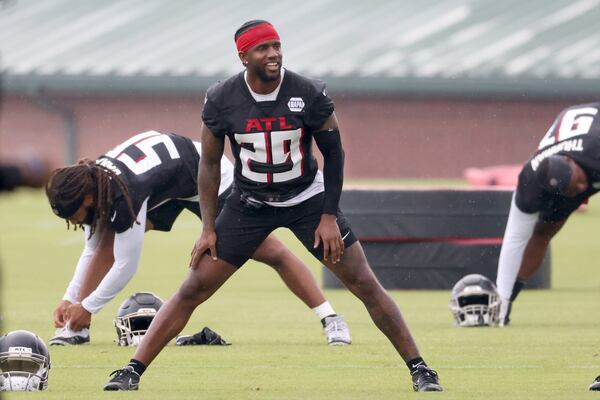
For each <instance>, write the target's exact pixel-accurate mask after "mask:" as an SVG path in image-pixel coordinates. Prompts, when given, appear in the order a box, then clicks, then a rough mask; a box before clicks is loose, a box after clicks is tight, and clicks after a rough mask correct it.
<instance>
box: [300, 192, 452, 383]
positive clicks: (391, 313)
mask: <svg viewBox="0 0 600 400" xmlns="http://www.w3.org/2000/svg"><path fill="white" fill-rule="evenodd" d="M322 202H323V196H322V194H321V195H317V196H314V197H313V198H311V199H309V200H307V201H305V202H304V203H303V206H302V207H299V208H297V209H296V210H295V211H294V213H295V214H296V215H294V216H293V221H294V222H293V223H292V224H291V225H290V229H291V230H292V231H293V232H294V234H295V235H296V237H298V239H299V240H300V241H301V242H302V243H303V244H304V246H305V247H306V249H307V250H308V251H310V252H311V253H312V254H313V255H314V256H315V257H316V258H317V259H319V260H323V246H322V244H321V245H320V246H319V247H318V248H316V249H315V248H313V243H314V234H315V231H316V228H317V226H318V224H319V222H320V219H321V209H322ZM298 213H301V215H302V218H298ZM290 220H292V218H290ZM337 224H338V227H339V229H340V233H341V235H342V238H343V241H344V254H343V256H342V259H341V260H340V261H339V262H336V263H335V264H334V263H331V262H323V261H322V262H323V263H324V264H325V265H326V266H327V267H328V268H329V269H330V270H331V271H332V272H333V273H334V274H335V275H336V276H337V277H338V278H339V279H340V280H341V281H342V283H343V284H344V285H345V286H346V287H347V288H348V289H349V290H350V291H351V292H352V293H353V294H354V295H355V296H356V297H358V298H359V299H360V300H361V301H362V302H363V304H364V305H365V307H366V309H367V311H368V312H369V315H370V316H371V319H372V320H373V322H374V323H375V325H376V326H377V327H378V328H379V330H381V332H383V334H384V335H385V336H386V337H387V338H388V339H389V341H390V342H391V343H392V345H393V346H394V347H395V349H396V351H397V352H398V353H399V354H400V356H401V357H402V359H403V360H404V361H405V362H406V365H407V366H408V368H409V370H410V373H411V375H412V380H413V388H414V389H415V390H418V391H441V390H442V387H441V386H440V385H439V382H438V377H437V373H436V372H435V371H433V370H431V369H430V368H429V367H428V366H427V364H426V363H425V361H424V360H423V358H422V357H421V356H420V354H419V350H418V349H417V345H416V344H415V341H414V339H413V337H412V335H411V333H410V330H409V329H408V326H407V324H406V322H405V321H404V318H403V317H402V314H401V313H400V309H399V308H398V306H397V305H396V303H395V302H394V300H393V299H392V298H391V296H390V295H389V294H388V293H387V292H386V291H385V289H384V288H383V287H382V286H381V284H380V283H379V281H378V280H377V278H376V277H375V274H374V273H373V271H372V269H371V266H370V265H369V263H368V262H367V258H366V256H365V253H364V251H363V248H362V246H361V245H360V243H359V242H358V240H357V239H356V236H355V235H354V233H353V232H352V230H351V228H350V224H349V223H348V221H347V220H346V218H345V217H344V215H343V214H342V213H341V211H338V215H337Z"/></svg>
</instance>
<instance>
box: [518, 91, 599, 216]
mask: <svg viewBox="0 0 600 400" xmlns="http://www.w3.org/2000/svg"><path fill="white" fill-rule="evenodd" d="M555 154H559V155H565V156H568V157H570V158H571V159H573V160H574V161H575V162H577V164H578V165H579V166H580V167H581V168H582V169H583V170H584V171H585V172H586V174H587V176H588V181H589V183H590V186H589V188H588V190H586V191H585V192H584V193H581V194H580V195H578V196H576V197H574V198H566V197H564V196H560V195H558V194H552V193H549V192H547V191H544V190H543V189H542V188H541V187H540V186H539V185H538V184H537V182H536V180H535V170H536V169H537V167H538V165H539V164H540V162H541V161H542V160H544V159H545V158H547V157H550V156H552V155H555ZM598 190H600V103H590V104H581V105H576V106H572V107H569V108H566V109H565V110H563V111H562V112H561V113H560V114H559V115H558V117H556V119H555V120H554V123H553V124H552V126H551V127H550V129H549V130H548V132H547V133H546V135H545V136H544V137H543V138H542V140H541V142H540V144H539V147H538V150H537V151H536V152H535V154H534V155H533V156H532V157H531V158H530V159H529V160H528V161H527V163H526V164H525V165H524V167H523V169H522V170H521V173H520V175H519V184H518V187H517V192H516V197H515V201H516V203H517V206H518V207H519V209H520V210H521V211H523V212H526V213H534V212H538V211H540V212H542V214H546V217H551V214H553V213H557V214H561V213H563V214H564V213H565V211H568V212H570V211H573V210H574V209H576V208H577V205H579V204H580V203H581V202H582V201H583V200H584V199H586V198H588V197H589V196H591V195H592V194H594V193H596V192H597V191H598ZM565 208H572V209H569V210H565ZM568 212H567V214H566V215H562V216H563V217H565V218H566V216H568Z"/></svg>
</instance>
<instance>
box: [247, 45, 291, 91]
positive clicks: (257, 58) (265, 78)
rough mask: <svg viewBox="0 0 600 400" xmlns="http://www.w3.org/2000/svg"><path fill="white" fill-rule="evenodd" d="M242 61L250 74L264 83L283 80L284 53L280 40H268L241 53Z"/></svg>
mask: <svg viewBox="0 0 600 400" xmlns="http://www.w3.org/2000/svg"><path fill="white" fill-rule="evenodd" d="M240 59H241V60H242V63H243V64H244V65H245V66H246V68H247V71H248V74H249V75H251V76H252V77H253V76H256V77H258V78H259V79H260V80H261V81H262V82H264V83H271V82H277V81H278V80H279V79H280V78H281V65H282V62H283V53H282V51H281V42H280V41H279V40H268V41H266V42H262V43H259V44H257V45H256V46H254V47H252V48H251V49H249V50H248V51H245V52H240Z"/></svg>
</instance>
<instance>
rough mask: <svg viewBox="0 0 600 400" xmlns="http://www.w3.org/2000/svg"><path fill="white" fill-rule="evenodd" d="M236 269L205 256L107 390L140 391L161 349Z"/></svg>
mask: <svg viewBox="0 0 600 400" xmlns="http://www.w3.org/2000/svg"><path fill="white" fill-rule="evenodd" d="M235 271H237V268H235V267H234V266H232V265H231V264H229V263H227V262H225V261H223V260H220V259H219V260H216V261H215V260H213V259H212V258H211V257H210V256H208V255H205V256H204V257H203V258H202V260H201V261H200V264H199V265H198V268H196V269H194V270H191V271H190V272H189V274H188V276H187V278H186V279H185V281H184V282H183V284H182V285H181V287H180V288H179V289H178V290H177V292H176V293H175V294H174V295H173V296H172V297H171V298H170V299H169V300H167V301H166V302H165V303H164V304H163V305H162V307H161V308H160V310H159V311H158V313H157V314H156V316H155V317H154V319H153V320H152V323H151V324H150V327H149V328H148V332H146V335H145V336H144V340H143V341H142V343H141V344H140V346H139V347H138V348H137V349H136V351H135V354H134V355H133V358H132V360H131V362H130V363H129V364H128V365H127V366H126V367H125V368H123V369H121V370H118V371H115V375H114V376H113V378H112V379H111V380H110V381H109V382H108V383H107V384H106V385H105V386H104V390H137V388H138V383H139V378H140V376H141V374H142V373H143V372H144V371H145V369H146V367H147V366H148V365H149V364H150V363H151V362H152V360H154V358H155V357H156V356H157V355H158V354H159V353H160V352H161V351H162V349H163V348H164V347H165V346H166V345H167V344H168V343H169V341H170V340H171V339H173V338H174V337H175V336H176V335H177V334H178V333H179V332H181V330H182V329H183V328H184V327H185V324H186V323H187V321H188V320H189V318H190V316H191V315H192V312H193V311H194V310H195V309H196V307H197V306H198V305H199V304H201V303H203V302H204V301H205V300H207V299H208V298H210V296H212V294H213V293H214V292H216V291H217V289H219V288H220V287H221V285H223V283H225V281H227V279H228V278H229V277H230V276H231V275H233V273H234V272H235Z"/></svg>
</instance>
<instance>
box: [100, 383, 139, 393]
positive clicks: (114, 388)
mask: <svg viewBox="0 0 600 400" xmlns="http://www.w3.org/2000/svg"><path fill="white" fill-rule="evenodd" d="M138 387H139V385H135V386H130V387H129V389H121V388H120V387H119V386H118V385H111V384H108V385H105V386H104V390H106V391H111V392H116V391H119V390H121V391H123V392H126V391H129V390H138Z"/></svg>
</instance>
